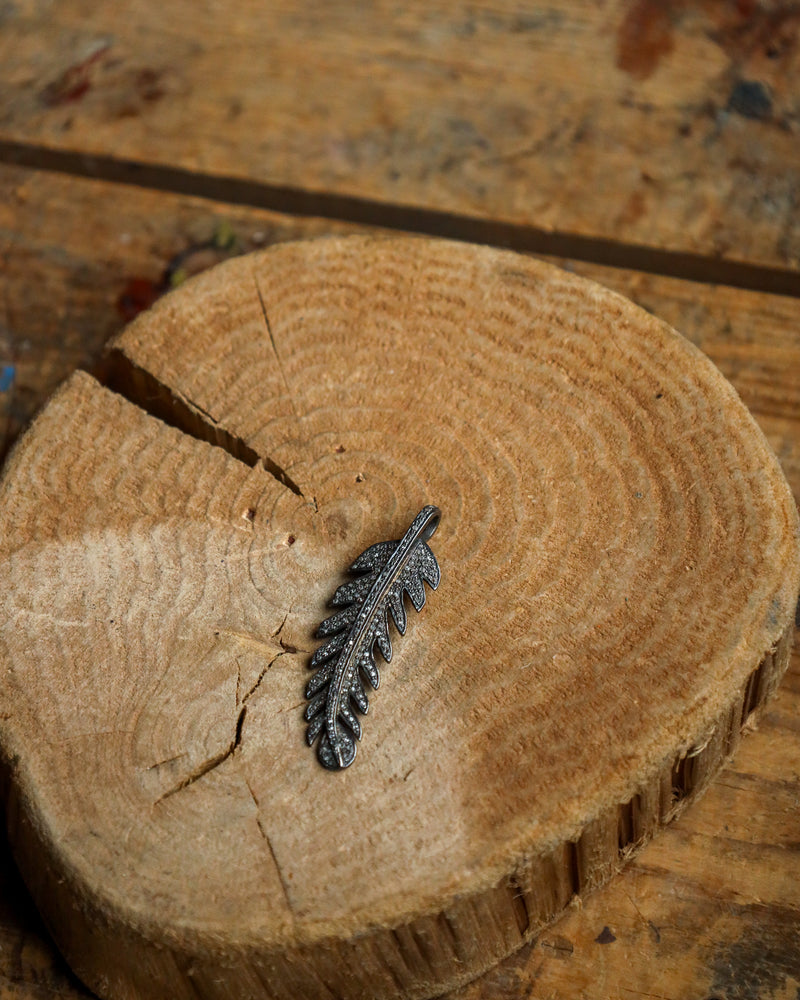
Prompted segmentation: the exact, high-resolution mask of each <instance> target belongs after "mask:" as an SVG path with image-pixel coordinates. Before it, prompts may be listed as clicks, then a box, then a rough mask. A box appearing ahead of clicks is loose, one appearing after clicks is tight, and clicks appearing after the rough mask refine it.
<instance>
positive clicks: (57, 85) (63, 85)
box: [41, 45, 110, 108]
mask: <svg viewBox="0 0 800 1000" xmlns="http://www.w3.org/2000/svg"><path fill="white" fill-rule="evenodd" d="M109 48H110V46H108V45H104V46H103V47H102V48H101V49H98V50H97V52H93V53H92V55H90V56H89V57H88V58H87V59H83V60H82V61H81V62H79V63H75V64H74V65H72V66H69V67H68V68H67V69H65V70H64V72H63V73H62V74H61V76H59V77H57V78H56V79H55V80H52V81H51V82H50V83H48V84H47V86H46V87H45V88H44V90H43V91H42V95H41V96H42V101H43V102H44V103H45V104H46V105H47V106H48V107H49V108H57V107H59V106H60V105H62V104H74V103H75V102H76V101H79V100H80V99H81V98H82V97H85V96H86V94H88V93H89V91H90V90H91V88H92V72H93V70H94V68H95V67H96V65H97V64H98V62H99V61H100V60H101V59H102V57H103V56H104V55H105V53H106V52H107V51H108V49H109Z"/></svg>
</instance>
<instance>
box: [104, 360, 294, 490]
mask: <svg viewBox="0 0 800 1000" xmlns="http://www.w3.org/2000/svg"><path fill="white" fill-rule="evenodd" d="M93 375H94V377H95V378H96V379H97V380H98V381H99V382H100V383H101V384H102V385H104V386H105V387H106V388H107V389H110V390H111V391H112V392H114V393H116V394H117V395H118V396H122V398H123V399H126V400H127V401H128V402H129V403H133V405H134V406H138V407H139V409H140V410H144V411H145V413H148V414H149V415H150V416H151V417H156V418H157V419H158V420H160V421H161V422H162V423H164V424H166V425H167V426H168V427H174V428H175V429H176V430H179V431H181V432H182V433H184V434H187V435H188V436H189V437H193V438H194V439H195V440H197V441H203V442H205V443H206V444H208V445H211V446H212V447H214V448H221V449H222V450H223V451H226V452H227V453H228V454H229V455H231V456H232V457H233V458H235V459H237V460H238V461H239V462H242V463H244V464H245V465H247V466H249V467H250V468H251V469H254V468H256V467H257V466H259V465H260V466H261V467H262V468H263V469H264V470H265V471H266V472H268V473H269V474H270V475H271V476H272V478H273V479H276V480H277V481H278V482H279V483H280V484H281V485H282V486H285V487H286V488H287V489H288V490H290V491H291V492H292V493H294V494H295V496H299V497H303V492H302V490H301V489H300V487H299V486H298V485H297V483H296V482H295V481H294V480H293V479H292V478H291V476H289V475H288V473H287V472H286V470H285V469H282V468H281V467H280V466H279V465H278V463H277V462H275V461H273V459H271V458H269V456H266V455H265V456H260V455H259V454H258V452H256V451H255V450H254V449H253V448H251V447H250V445H249V444H247V442H246V441H244V440H243V439H242V438H240V437H237V435H235V434H231V433H230V431H227V430H225V428H224V427H221V426H220V425H219V423H218V421H217V419H216V418H215V417H214V416H213V415H212V414H211V413H209V412H208V410H206V409H204V408H203V407H202V406H200V405H199V404H198V403H196V402H195V401H194V400H192V399H189V398H188V397H187V396H184V395H182V394H181V393H179V392H176V391H175V390H173V389H170V388H169V387H168V386H167V385H165V384H164V383H163V382H161V381H160V380H159V379H157V378H156V377H155V375H153V374H151V373H150V372H149V371H146V370H145V369H144V368H140V367H139V366H138V365H136V364H134V363H133V362H132V361H131V360H130V358H128V357H127V356H126V355H125V354H124V353H123V352H122V351H120V350H118V349H116V348H112V349H111V350H110V351H109V353H108V355H107V357H106V359H105V360H104V362H103V364H102V365H101V366H100V367H99V368H98V370H97V371H95V372H94V373H93ZM303 498H304V499H305V497H303Z"/></svg>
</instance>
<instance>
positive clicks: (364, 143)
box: [0, 0, 800, 1000]
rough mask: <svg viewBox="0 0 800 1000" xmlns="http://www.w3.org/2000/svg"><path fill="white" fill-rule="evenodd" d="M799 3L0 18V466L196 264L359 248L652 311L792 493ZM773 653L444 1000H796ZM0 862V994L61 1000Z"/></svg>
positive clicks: (794, 684)
mask: <svg viewBox="0 0 800 1000" xmlns="http://www.w3.org/2000/svg"><path fill="white" fill-rule="evenodd" d="M799 153H800V8H798V7H797V5H795V4H777V3H776V4H773V3H769V2H764V3H762V4H758V3H756V2H755V0H738V2H733V0H730V2H721V3H711V2H707V3H706V2H702V3H696V4H691V5H690V4H685V3H681V2H676V3H670V4H666V3H658V2H656V0H633V2H632V0H628V2H616V0H611V2H608V3H604V4H597V3H594V2H591V3H590V2H588V0H583V2H577V0H576V2H571V3H569V4H560V5H555V4H553V5H549V6H546V5H543V4H526V5H522V4H513V3H510V2H496V3H493V4H488V3H479V4H469V5H466V4H462V5H459V4H455V3H444V2H431V0H426V2H424V3H422V2H413V3H408V4H406V5H404V6H403V7H402V8H396V7H395V5H389V4H387V3H383V2H378V3H375V4H372V5H368V6H365V5H360V4H359V5H357V4H354V3H352V2H351V3H344V2H331V3H328V4H326V5H324V6H323V5H319V4H310V3H308V4H304V3H291V4H289V3H287V4H285V5H278V4H258V3H254V2H246V3H240V4H237V5H235V6H234V5H224V4H218V5H213V6H212V5H209V6H208V7H206V8H204V9H203V11H202V15H201V13H200V9H199V7H198V5H197V4H196V3H189V2H188V0H175V2H173V3H170V4H162V5H156V4H153V3H152V2H147V0H139V2H136V0H123V2H121V3H117V4H113V5H107V7H106V8H104V9H102V10H98V9H97V5H95V4H91V3H89V2H88V0H76V2H74V3H71V4H69V5H63V9H62V8H58V7H55V8H52V7H50V6H49V5H45V4H44V3H42V2H41V0H18V2H16V3H15V4H13V5H11V4H9V5H2V4H0V161H2V163H0V252H1V254H2V262H3V279H2V297H1V298H0V304H2V313H0V451H2V453H5V452H6V451H7V450H8V448H9V447H10V445H11V444H13V441H14V439H15V438H16V437H17V435H18V434H19V432H20V430H21V428H22V427H23V426H24V424H25V423H26V421H27V420H28V419H29V418H30V416H31V415H32V414H33V412H35V410H36V409H37V408H38V407H39V406H40V405H41V403H42V402H43V401H44V400H45V399H46V398H47V396H48V395H49V393H50V392H51V391H52V389H53V388H54V387H55V386H56V385H57V383H58V382H59V381H60V380H61V379H62V378H63V377H64V376H65V375H67V374H68V373H69V372H70V371H71V370H73V369H74V368H75V367H77V366H84V367H90V368H91V367H92V366H94V365H96V364H97V363H98V359H99V356H100V350H101V347H102V345H103V343H104V342H105V340H106V339H107V338H108V337H109V336H110V335H111V334H113V333H114V332H116V331H118V330H119V329H120V328H121V326H122V325H123V324H124V323H125V322H126V321H127V320H129V319H130V318H132V317H133V316H134V315H136V313H137V312H138V311H140V310H141V309H143V308H145V307H146V306H147V305H149V304H150V303H151V302H152V301H154V299H155V298H156V297H158V296H159V295H161V294H162V293H163V292H164V291H166V290H168V289H169V288H170V287H171V286H174V285H176V284H178V283H180V282H181V281H182V280H184V279H185V277H186V276H187V275H189V274H191V273H193V272H195V271H197V270H200V269H202V268H204V267H206V266H208V265H209V264H211V263H214V262H215V261H217V260H220V259H223V258H225V257H227V256H230V255H232V254H235V253H240V252H242V251H246V250H249V249H253V248H256V247H261V246H264V245H268V244H270V243H273V242H276V241H280V240H286V239H291V238H296V237H302V236H306V235H312V234H319V233H328V232H347V231H352V230H355V229H357V228H361V229H363V228H365V227H373V228H384V229H395V230H405V231H413V232H418V233H427V234H435V235H447V236H452V237H455V238H459V239H471V240H475V241H479V242H488V243H495V244H498V245H506V246H513V247H515V248H517V249H520V250H524V251H528V252H534V253H538V254H541V255H546V256H548V257H550V258H551V259H552V258H556V259H558V261H559V262H560V263H562V265H564V266H566V267H568V268H571V269H573V270H575V271H577V272H579V273H581V274H585V275H588V276H590V277H593V278H595V279H597V280H600V281H602V282H604V283H605V284H607V285H609V286H610V287H612V288H615V289H617V290H619V291H621V292H623V293H624V294H626V295H628V296H629V297H631V298H632V299H634V300H635V301H636V302H638V303H640V304H641V305H643V306H645V307H646V308H647V309H649V310H651V311H652V312H654V313H657V314H658V315H659V316H662V317H663V318H665V319H666V320H667V321H668V322H670V323H671V324H672V325H674V326H675V327H676V328H677V329H679V330H680V331H681V332H682V333H684V334H685V335H686V336H687V337H689V338H690V339H691V340H693V341H694V343H696V344H697V345H698V346H700V347H701V348H702V349H703V350H704V351H705V352H706V353H707V354H708V355H709V356H710V357H711V358H712V360H714V361H715V363H716V364H717V365H718V366H719V367H720V368H721V370H722V371H723V373H724V374H725V375H726V376H727V377H728V378H729V379H730V380H731V381H732V382H733V384H734V385H735V386H736V388H737V389H738V391H739V393H740V395H741V397H742V399H743V400H744V402H745V403H746V404H747V405H748V406H749V407H750V409H751V410H752V411H753V413H754V414H755V416H756V418H757V420H758V422H759V423H760V425H761V427H762V428H763V430H764V432H765V433H766V435H767V437H768V439H769V440H770V443H771V444H772V446H773V448H774V450H775V451H776V454H777V455H778V457H779V459H780V461H781V463H782V465H783V468H784V470H785V472H786V475H787V477H788V479H789V482H790V483H791V485H792V488H793V490H794V492H795V496H796V497H798V496H800V405H798V404H800V375H798V372H800V308H798V301H797V300H798V297H800V198H798V191H800V155H799ZM799 719H800V657H797V656H795V658H794V660H793V663H792V666H791V668H790V671H789V674H788V675H787V677H786V679H785V680H784V682H783V685H782V688H781V691H780V694H779V696H778V698H777V699H776V700H775V701H774V702H773V703H772V704H771V705H770V706H769V707H768V709H767V711H766V713H765V714H763V715H762V717H761V719H760V720H759V723H758V726H757V729H756V731H755V732H753V733H752V734H750V735H749V736H748V737H747V739H745V740H744V741H743V743H742V745H741V748H740V749H739V751H738V753H737V756H736V758H735V760H734V761H733V763H732V764H731V765H730V766H729V767H728V768H727V769H726V770H725V771H724V773H723V774H722V776H721V777H720V778H719V779H718V780H717V781H716V782H715V783H714V785H713V786H712V788H711V789H710V790H709V791H708V792H707V794H706V795H705V797H704V798H703V799H702V800H701V801H700V802H699V803H697V804H696V805H695V806H694V807H693V808H691V809H690V810H689V811H688V812H687V813H686V814H685V815H684V816H683V817H682V818H681V819H680V820H678V821H677V822H676V823H675V824H674V825H673V826H672V827H670V828H669V829H668V830H667V831H666V832H665V833H663V834H662V835H661V836H659V837H658V838H657V839H656V840H655V841H654V842H653V843H652V844H650V845H649V846H648V847H647V848H646V849H645V850H644V851H643V852H642V853H641V854H639V855H638V857H637V858H635V859H634V860H633V861H632V862H631V863H630V864H629V865H628V866H627V868H626V869H625V870H624V871H623V872H622V873H621V874H620V875H619V877H618V878H616V879H615V880H613V881H612V882H611V884H609V885H608V886H607V887H606V888H605V889H603V890H601V891H598V892H596V893H595V894H594V895H592V896H590V897H589V898H587V899H586V900H585V901H584V902H583V904H582V905H581V906H578V905H575V906H574V907H573V909H572V910H571V912H569V913H568V914H567V915H566V916H565V917H564V918H563V919H562V920H560V921H559V923H558V924H556V925H554V926H553V927H552V928H551V929H550V930H549V931H547V932H546V933H544V934H542V935H541V936H540V937H539V938H538V940H537V941H536V942H535V943H533V944H532V945H529V946H526V947H525V948H524V949H523V950H522V951H521V952H519V953H518V954H516V955H515V956H512V957H511V958H510V959H508V960H507V961H505V962H504V963H503V964H502V965H500V966H499V967H497V968H496V969H495V970H493V971H491V972H490V973H488V974H486V975H485V976H484V977H482V978H481V979H480V980H478V981H476V982H474V983H473V984H471V985H470V986H468V987H465V988H464V989H462V990H461V991H460V992H459V993H458V994H454V995H452V998H451V1000H455V997H456V996H457V997H458V998H459V1000H490V998H509V1000H510V998H515V997H534V998H536V997H542V998H544V997H552V998H559V1000H561V998H564V1000H566V998H572V997H583V996H586V997H608V998H615V1000H616V998H622V997H625V998H636V997H647V996H658V997H662V998H674V1000H679V998H683V997H686V998H689V997H692V998H701V997H706V998H710V997H718V998H723V997H724V998H727V1000H734V998H760V997H763V998H788V997H794V996H795V995H796V994H797V991H798V990H800V723H799V722H798V720H799ZM7 854H8V852H7V850H5V849H4V848H2V847H0V887H1V888H2V895H1V897H0V1000H5V998H12V997H14V998H40V997H41V998H45V997H52V996H61V997H75V998H77V997H87V996H88V995H89V994H88V993H87V992H86V991H85V989H84V988H83V987H82V986H81V985H80V984H79V983H77V982H76V981H75V980H74V979H73V978H72V977H71V975H70V973H69V972H68V970H67V969H66V967H65V965H64V963H63V961H62V960H61V959H60V958H59V956H58V955H57V953H56V952H55V950H54V948H53V946H52V945H51V944H50V942H49V940H48V937H47V933H46V931H45V930H44V928H43V927H42V926H41V924H40V922H39V919H38V917H37V915H36V914H35V912H34V911H33V909H32V906H31V904H30V903H29V902H28V900H27V897H26V894H25V890H24V888H23V887H22V885H21V883H20V880H19V877H18V876H17V875H16V873H15V871H14V868H13V864H12V863H11V861H10V860H9V858H8V857H7Z"/></svg>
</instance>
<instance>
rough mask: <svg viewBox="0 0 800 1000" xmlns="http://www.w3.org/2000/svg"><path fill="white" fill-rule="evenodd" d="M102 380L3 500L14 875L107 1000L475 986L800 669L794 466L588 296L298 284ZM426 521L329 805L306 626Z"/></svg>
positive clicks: (519, 275) (406, 273)
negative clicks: (427, 536)
mask: <svg viewBox="0 0 800 1000" xmlns="http://www.w3.org/2000/svg"><path fill="white" fill-rule="evenodd" d="M106 382H107V385H101V384H100V383H99V382H98V381H96V380H95V379H94V378H92V377H90V376H89V375H87V374H83V373H79V374H77V375H75V376H74V377H73V378H72V379H70V380H69V381H68V382H67V383H66V384H65V385H64V386H63V387H62V388H61V390H60V391H59V392H58V393H57V394H56V396H55V397H54V398H53V399H52V401H51V402H50V404H49V405H48V407H47V408H46V409H45V410H44V412H43V413H42V414H41V415H40V417H39V418H38V420H37V421H36V422H35V424H34V425H33V427H32V428H31V429H30V431H29V432H28V434H27V436H26V437H25V438H24V440H23V441H22V442H21V444H20V445H19V446H18V447H17V449H16V451H15V452H14V454H13V456H12V458H11V460H10V461H9V464H8V466H7V468H6V470H5V474H4V477H3V480H2V493H1V494H0V510H1V511H2V523H3V532H2V540H1V541H0V550H1V552H2V565H3V568H4V573H5V578H6V586H5V588H4V593H3V598H2V633H0V634H1V635H2V653H1V655H2V667H3V669H2V677H3V702H2V730H1V737H2V749H3V756H4V761H5V767H4V774H5V782H4V788H5V800H6V805H7V818H8V826H9V836H10V839H11V842H12V845H13V848H14V851H15V854H16V857H17V859H18V862H19V865H20V867H21V869H22V872H23V874H24V876H25V879H26V880H27V882H28V885H29V886H30V888H31V890H32V892H33V895H34V897H35V899H36V900H37V903H38V905H39V907H40V908H41V910H42V911H43V913H44V915H45V917H46V919H47V921H48V923H49V925H50V927H51V929H52V932H53V934H54V936H55V938H56V940H57V941H58V943H59V945H60V947H61V948H62V949H63V951H64V954H65V955H66V956H67V958H68V960H69V961H70V963H71V964H72V965H73V967H74V968H75V970H76V971H77V973H78V974H79V975H80V976H81V977H82V978H83V979H84V980H85V981H86V982H87V983H88V984H89V985H90V986H91V987H92V988H93V989H94V990H96V991H97V992H98V993H99V994H100V995H101V996H102V997H109V998H126V1000H127V998H145V997H146V998H152V997H169V998H177V1000H182V998H187V1000H189V998H198V997H202V998H204V1000H205V998H208V1000H223V998H237V1000H238V998H242V997H254V998H255V997H275V998H293V1000H294V998H297V997H305V998H316V997H319V998H328V1000H330V998H331V997H335V998H340V997H341V998H354V1000H355V998H363V997H375V998H385V997H398V996H405V997H429V996H432V995H434V994H437V993H440V992H442V991H443V990H444V989H446V988H448V987H452V986H454V985H455V984H458V983H461V982H464V981H466V980H468V979H470V978H471V977H473V976H475V975H476V974H478V973H479V972H480V971H481V970H483V969H485V968H487V967H488V966H489V965H491V964H492V963H494V962H496V961H497V960H498V959H499V958H500V957H501V956H503V955H506V954H507V953H509V952H511V951H512V950H513V949H515V948H516V947H518V946H519V945H520V944H521V943H522V942H523V941H525V940H527V939H529V938H530V937H532V936H533V935H534V934H536V932H537V930H538V929H539V928H541V927H542V926H543V925H544V924H545V923H546V922H548V921H550V920H551V919H552V918H553V917H554V915H555V914H557V913H558V912H559V911H560V910H561V909H562V908H563V907H564V906H565V905H567V904H568V903H569V901H570V900H571V899H572V897H573V896H574V895H575V894H578V895H580V894H582V893H584V892H586V891H587V890H589V889H591V888H592V887H593V886H596V885H598V884H600V883H602V882H603V881H604V880H606V879H608V878H609V877H610V876H611V875H612V873H613V872H614V870H615V869H616V868H617V867H618V865H619V863H620V861H621V860H624V859H625V858H626V857H627V856H628V855H629V854H630V853H631V852H632V851H633V850H635V849H636V848H637V847H638V846H640V845H641V844H642V843H644V842H645V841H646V840H647V839H648V838H649V837H650V836H651V835H652V834H653V833H654V832H655V831H656V830H657V828H658V827H659V826H660V825H662V824H664V823H666V822H668V821H669V820H670V819H671V818H672V817H673V816H674V815H676V813H677V812H678V811H679V810H680V809H681V808H682V807H683V806H684V805H685V804H686V802H688V801H689V800H691V799H692V798H693V797H694V796H696V795H697V794H698V792H699V791H700V790H701V789H702V788H703V786H704V785H705V783H707V781H708V780H709V778H710V777H711V776H712V775H713V774H714V773H715V771H716V770H717V769H718V768H719V767H720V766H721V764H722V763H723V761H725V759H726V758H727V757H729V755H730V754H731V753H732V752H733V750H734V748H735V746H736V743H737V740H738V738H739V733H740V730H741V727H742V724H743V722H745V721H746V720H747V719H748V717H749V715H750V713H751V712H752V711H753V710H754V709H755V708H757V707H758V706H759V705H761V704H762V703H763V701H764V700H765V698H766V697H767V696H768V695H769V694H770V693H771V692H772V691H773V689H774V687H775V685H776V684H777V682H778V680H779V678H780V675H781V673H782V671H783V669H784V668H785V665H786V662H787V656H788V649H789V642H790V636H791V626H792V621H793V613H794V607H795V600H796V597H797V592H798V586H799V585H800V557H799V555H798V541H797V516H796V512H795V507H794V504H793V501H792V498H791V496H790V493H789V490H788V488H787V485H786V483H785V481H784V479H783V476H782V474H781V471H780V469H779V467H778V464H777V462H776V460H775V458H774V457H773V455H772V454H771V452H770V450H769V448H768V446H767V444H766V442H765V440H764V438H763V436H762V435H761V433H760V431H759V430H758V428H757V426H756V424H755V422H754V421H753V420H752V418H751V417H750V416H749V414H748V413H747V411H746V410H745V408H744V407H743V405H742V404H741V402H740V401H739V399H738V397H737V396H736V394H735V392H734V391H733V389H732V388H731V387H730V385H728V384H727V383H726V382H725V381H724V379H723V378H722V377H721V375H720V374H719V373H718V372H717V370H716V369H715V368H714V367H713V366H712V365H711V363H710V362H709V361H708V360H707V359H706V358H705V357H704V356H703V355H701V354H700V353H699V352H698V351H697V350H696V349H694V348H693V347H692V346H691V345H690V344H689V343H688V342H686V341H685V340H684V339H683V338H681V337H680V336H679V335H678V334H676V333H675V332H673V331H672V330H671V329H670V328H668V327H667V326H666V325H665V324H664V323H662V322H660V321H659V320H657V319H655V318H654V317H652V316H650V315H648V314H646V313H645V312H643V311H642V310H640V309H638V308H636V307H635V306H633V305H632V304H631V303H630V302H628V301H626V300H625V299H623V298H621V297H620V296H618V295H615V294H613V293H611V292H609V291H607V290H605V289H603V288H601V287H599V286H597V285H594V284H592V283H590V282H587V281H585V280H581V279H578V278H576V277H574V276H572V275H569V274H567V273H564V272H561V271H559V270H556V269H554V268H552V267H549V266H546V265H543V264H541V263H538V262H536V261H533V260H529V259H527V258H523V257H520V256H517V255H514V254H511V253H504V252H498V251H495V250H490V249H484V248H478V247H472V246H465V245H457V244H451V243H447V242H430V241H421V240H405V239H391V240H376V239H366V238H352V239H346V240H340V239H331V240H323V241H319V242H309V243H297V244H290V245H285V246H282V247H279V248H277V249H273V250H269V251H266V252H264V253H261V254H257V255H254V256H251V257H245V258H240V259H237V260H235V261H232V262H229V263H227V264H225V265H222V266H220V267H218V268H216V269H214V270H213V271H211V272H208V273H206V274H204V275H202V276H201V277H199V278H197V279H194V280H192V281H191V282H189V283H188V284H187V285H185V286H184V287H182V288H181V289H180V290H178V291H176V292H174V293H173V294H171V295H169V296H168V297H167V298H166V299H164V300H163V301H161V302H160V303H159V304H158V305H157V306H156V307H155V308H153V309H152V310H151V311H150V312H148V313H146V314H144V315H143V316H142V317H140V318H139V319H138V320H137V321H136V322H135V323H134V324H133V325H132V326H131V327H130V328H129V329H128V330H127V331H126V332H125V333H124V334H123V335H122V337H121V338H120V339H119V340H118V342H117V343H116V345H115V347H114V350H113V352H112V355H111V361H110V365H109V372H108V374H107V377H106ZM170 425H171V426H170ZM426 503H435V504H438V505H439V506H440V507H441V508H442V511H443V517H442V521H441V526H440V528H439V530H438V532H437V534H436V535H435V536H434V538H433V539H432V540H431V546H432V548H433V549H434V551H435V553H436V555H437V557H438V559H439V563H440V565H441V568H442V582H441V586H440V587H439V590H438V591H437V592H436V593H435V594H429V600H428V603H427V606H426V607H425V608H424V609H423V611H422V612H421V613H420V614H419V615H417V614H415V613H414V612H413V611H409V619H410V620H409V628H408V631H407V633H406V635H405V637H403V638H402V639H401V638H400V637H399V636H397V635H394V648H395V655H394V658H393V660H392V662H391V664H390V665H385V666H384V667H383V669H382V674H383V684H382V685H381V688H380V690H379V691H378V692H375V693H374V694H373V695H372V696H371V706H372V707H371V710H370V713H369V715H368V716H367V717H365V718H364V719H363V720H362V721H363V727H364V735H363V740H362V742H361V746H360V751H359V753H358V756H357V758H356V760H355V763H354V764H353V765H352V766H351V767H350V768H348V769H347V770H345V771H341V772H330V771H326V770H324V769H323V768H322V767H321V766H320V765H319V763H318V761H317V759H316V756H315V753H314V751H313V750H312V749H310V748H309V747H308V746H306V744H305V731H306V724H305V722H304V719H303V709H304V705H305V702H304V688H305V684H306V681H307V679H308V677H309V660H310V656H311V651H312V650H313V649H315V648H316V646H317V643H316V642H315V640H314V633H315V629H316V626H317V625H318V623H319V622H320V621H321V620H322V619H323V618H324V617H325V616H326V614H327V612H326V603H327V601H328V600H329V599H330V597H331V595H332V593H333V591H334V590H335V589H336V587H337V586H338V585H339V584H341V583H342V582H343V581H344V580H345V579H346V575H345V573H346V568H347V566H348V565H349V564H350V562H352V560H353V559H354V558H355V557H356V556H357V555H358V554H359V553H360V552H361V551H362V550H363V549H365V548H366V547H367V546H368V545H370V544H372V543H374V542H377V541H381V540H384V539H392V538H399V537H400V536H401V535H402V534H403V532H404V531H405V530H406V528H407V527H408V525H409V523H410V521H411V519H412V518H413V516H414V515H415V514H416V513H417V511H418V510H419V509H420V508H421V507H422V506H423V505H425V504H426Z"/></svg>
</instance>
